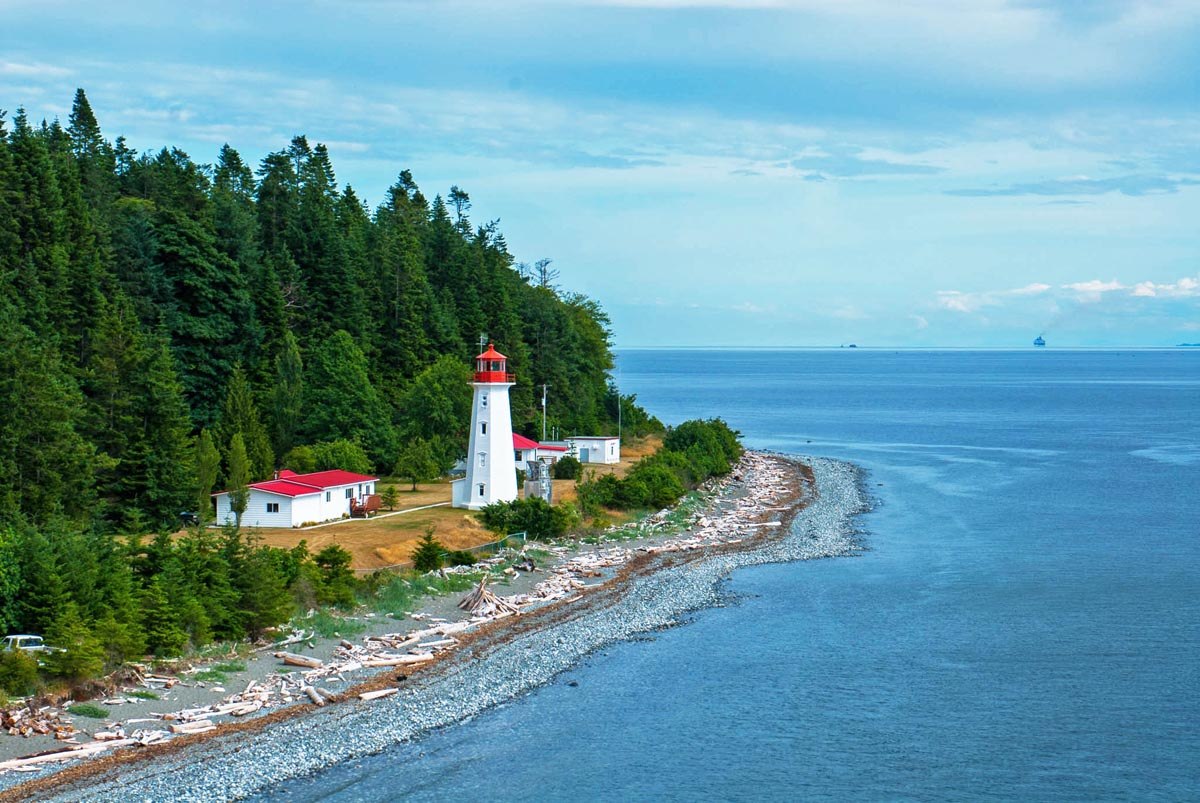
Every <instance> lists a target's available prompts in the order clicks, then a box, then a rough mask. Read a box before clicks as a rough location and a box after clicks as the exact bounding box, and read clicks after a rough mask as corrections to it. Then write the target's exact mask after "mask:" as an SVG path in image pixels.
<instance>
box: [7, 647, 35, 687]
mask: <svg viewBox="0 0 1200 803" xmlns="http://www.w3.org/2000/svg"><path fill="white" fill-rule="evenodd" d="M37 685H38V665H37V659H36V658H34V657H33V655H31V654H30V653H28V652H26V651H24V650H4V651H3V652H0V689H3V690H4V691H6V692H8V693H9V694H15V695H18V696H20V697H25V696H26V695H29V694H33V692H34V691H36V690H37Z"/></svg>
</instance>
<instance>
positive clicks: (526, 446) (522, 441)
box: [513, 432, 567, 471]
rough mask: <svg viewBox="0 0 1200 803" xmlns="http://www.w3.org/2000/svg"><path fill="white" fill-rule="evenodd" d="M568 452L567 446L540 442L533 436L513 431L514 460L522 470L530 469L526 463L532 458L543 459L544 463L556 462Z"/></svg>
mask: <svg viewBox="0 0 1200 803" xmlns="http://www.w3.org/2000/svg"><path fill="white" fill-rule="evenodd" d="M566 453H567V447H566V446H554V445H551V444H545V443H538V442H537V441H535V440H533V439H532V438H526V437H525V436H524V435H518V434H517V433H515V432H514V433H513V460H514V461H516V464H517V468H518V469H519V470H521V471H528V469H527V468H526V465H525V464H526V463H528V462H529V461H530V460H541V461H542V462H543V463H551V464H552V463H555V462H557V461H558V458H560V457H562V456H563V455H565V454H566Z"/></svg>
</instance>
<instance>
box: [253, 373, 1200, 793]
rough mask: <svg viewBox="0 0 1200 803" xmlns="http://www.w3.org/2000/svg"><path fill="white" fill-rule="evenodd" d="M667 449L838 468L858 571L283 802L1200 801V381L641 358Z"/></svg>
mask: <svg viewBox="0 0 1200 803" xmlns="http://www.w3.org/2000/svg"><path fill="white" fill-rule="evenodd" d="M620 369H621V370H620V378H621V385H622V389H623V390H624V391H626V392H634V393H637V394H638V398H639V401H640V402H642V403H643V404H645V405H646V406H647V407H648V408H649V409H650V410H652V411H653V412H654V413H656V414H657V415H659V417H661V418H662V419H663V420H664V421H667V422H668V423H670V422H678V421H681V420H684V419H687V418H693V417H711V416H721V417H723V418H725V419H726V420H727V421H728V422H729V423H730V424H731V425H733V426H734V427H735V428H737V429H739V430H741V432H742V433H743V435H744V438H745V440H746V442H747V443H748V444H749V445H751V446H754V447H759V448H767V449H776V450H780V451H784V452H794V453H807V454H818V455H825V456H830V457H837V458H842V459H846V460H851V461H853V462H855V463H858V464H859V465H861V466H862V467H863V468H864V469H866V471H867V482H868V484H869V487H870V489H871V491H872V493H873V494H874V496H875V498H876V500H877V504H876V506H875V508H874V509H873V510H872V511H871V512H870V513H867V514H865V515H864V516H863V517H862V518H861V519H860V523H861V526H862V527H863V529H864V530H865V531H866V535H865V540H866V543H867V544H868V545H869V547H870V551H868V552H867V553H865V554H864V555H862V556H859V557H854V558H839V559H831V560H823V561H812V562H805V563H794V564H786V565H775V566H765V567H754V568H749V569H744V570H741V571H739V572H737V573H736V574H735V575H734V576H733V577H732V578H731V579H730V581H729V582H728V584H727V588H728V591H729V594H730V596H731V604H729V605H727V606H725V607H721V608H716V609H712V610H706V611H700V612H697V613H696V614H694V615H693V616H692V617H691V618H690V620H689V621H688V622H687V623H686V624H684V625H683V626H681V627H677V628H673V629H671V630H668V631H664V632H661V633H655V634H652V635H649V636H647V637H646V638H644V639H640V640H637V641H632V642H627V643H622V644H617V645H614V646H612V647H611V648H609V649H606V650H604V651H603V652H602V653H600V654H597V655H594V656H593V657H592V658H591V659H589V660H588V661H587V662H586V663H585V664H583V665H581V666H579V667H578V668H577V669H575V670H572V671H571V672H569V673H567V674H565V675H563V676H561V677H560V678H559V679H558V681H557V682H555V683H553V684H551V685H549V686H546V687H543V688H541V689H539V690H537V691H535V692H534V693H532V694H530V695H527V696H526V697H524V698H521V699H519V700H517V701H514V702H513V703H511V704H509V705H506V706H503V707H501V708H498V709H495V710H493V711H490V712H488V713H487V714H485V715H482V716H480V717H477V718H476V719H474V720H472V721H470V722H467V723H464V724H462V725H459V726H456V727H453V728H449V729H446V730H443V731H440V732H437V733H434V734H431V735H430V736H428V737H427V738H424V739H422V740H420V741H419V742H416V743H413V744H408V745H402V746H399V747H397V748H395V749H393V750H390V751H388V752H386V753H384V754H381V755H378V756H373V757H370V758H367V759H363V760H359V761H354V762H347V763H345V764H342V765H339V766H337V767H334V768H331V769H330V770H328V771H327V772H324V773H322V774H320V775H318V776H316V777H313V778H308V779H303V780H301V781H295V782H291V783H288V784H286V785H284V786H282V787H280V788H279V789H277V790H275V792H274V793H273V794H272V795H271V798H272V799H288V800H334V801H360V800H362V801H375V800H396V799H405V800H468V799H476V800H478V799H488V800H529V801H535V800H536V801H543V800H613V801H618V800H723V799H724V800H954V801H958V800H993V799H994V800H1039V801H1040V800H1139V801H1141V800H1197V799H1200V672H1198V669H1197V667H1198V665H1200V512H1198V510H1197V492H1198V491H1200V352H1197V351H1192V352H1188V351H1183V350H1178V351H1055V350H1045V351H1043V350H1038V351H1033V350H1030V351H1021V352H995V351H983V352H968V351H941V352H934V351H901V352H884V351H873V350H866V349H858V350H854V351H851V350H825V351H629V352H625V353H623V354H621V355H620Z"/></svg>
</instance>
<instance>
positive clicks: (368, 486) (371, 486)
mask: <svg viewBox="0 0 1200 803" xmlns="http://www.w3.org/2000/svg"><path fill="white" fill-rule="evenodd" d="M373 487H374V486H373V485H371V483H369V482H368V483H367V493H374V491H373V490H371V489H372V488H373Z"/></svg>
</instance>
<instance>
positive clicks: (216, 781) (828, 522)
mask: <svg viewBox="0 0 1200 803" xmlns="http://www.w3.org/2000/svg"><path fill="white" fill-rule="evenodd" d="M806 462H807V463H808V464H809V465H811V467H812V468H813V471H814V475H815V481H816V486H817V498H816V500H815V501H814V502H813V503H812V504H810V505H809V506H808V507H806V508H804V509H803V510H801V511H800V512H799V514H798V515H797V516H796V518H795V519H794V521H793V523H792V526H791V527H790V529H789V531H788V532H787V533H785V534H783V535H782V536H781V537H779V538H777V539H776V540H772V541H767V542H766V543H763V544H760V545H756V546H753V547H751V548H749V549H747V550H746V551H740V552H739V551H727V552H723V553H719V554H713V555H704V556H701V557H699V558H696V559H691V560H687V561H682V562H680V561H678V560H676V561H674V562H672V561H670V560H667V561H664V563H665V566H664V567H663V568H661V569H656V570H655V571H653V572H649V573H637V574H634V575H633V576H632V577H631V578H630V579H629V580H628V581H626V582H625V583H623V584H622V586H621V587H620V588H619V589H618V590H617V591H619V593H614V594H612V595H611V596H609V597H608V598H607V599H605V600H602V601H599V602H597V603H595V604H590V605H583V606H579V607H580V610H579V612H578V613H574V612H572V613H571V614H570V615H567V616H564V617H562V618H560V619H558V620H556V621H553V622H552V623H549V624H548V625H547V626H545V627H542V628H539V629H533V630H530V631H528V632H523V633H519V634H517V635H516V636H514V637H512V638H511V639H505V640H499V643H488V644H485V645H482V646H480V647H478V648H470V647H468V648H467V649H465V650H463V655H462V656H461V657H460V658H459V659H458V660H453V661H450V662H448V663H447V665H446V666H445V667H443V668H442V669H441V671H439V672H435V673H430V675H429V676H428V677H423V676H422V675H420V674H418V675H415V676H413V677H412V678H411V679H410V680H409V681H407V682H406V683H403V684H401V690H400V691H399V692H398V693H397V694H395V695H393V696H391V697H388V698H385V699H381V700H374V701H371V702H367V703H359V702H352V703H345V704H340V705H336V706H330V707H328V708H325V709H319V710H316V711H314V712H313V713H312V714H310V715H307V716H303V717H297V718H293V719H290V720H287V721H283V722H279V723H276V724H273V725H271V726H270V727H268V728H266V729H264V730H262V731H261V732H259V733H256V734H253V735H252V736H248V735H246V734H230V735H228V736H216V737H213V738H210V739H208V740H206V741H204V742H202V743H199V744H196V745H194V746H191V747H183V748H181V749H179V750H176V751H173V752H170V753H168V754H166V755H163V756H160V757H158V758H156V759H154V760H150V761H140V762H137V763H133V764H129V765H123V766H116V767H113V768H111V770H109V771H108V772H106V773H102V774H101V775H100V776H99V777H92V778H89V779H88V780H87V782H86V783H87V785H86V786H76V785H75V784H67V785H65V786H64V787H61V788H59V789H57V790H55V794H53V795H52V796H50V797H45V796H44V795H39V798H40V799H48V800H72V801H74V800H88V801H110V800H111V801H133V800H147V801H159V800H173V801H185V800H186V801H209V800H231V799H240V798H245V797H248V796H252V795H254V794H256V793H259V792H261V791H263V790H264V789H267V788H269V787H271V786H272V785H274V784H276V783H278V782H279V781H281V780H283V779H286V778H293V777H296V776H299V775H303V774H307V773H312V772H316V771H319V770H321V769H322V768H324V767H327V766H329V765H331V764H333V763H335V762H340V761H345V760H348V759H352V758H354V757H357V756H362V755H367V754H370V753H375V752H378V751H380V750H383V749H385V748H387V747H389V746H391V745H394V744H396V743H398V742H402V741H405V740H409V739H413V738H415V737H418V736H420V735H421V734H422V733H425V732H427V731H429V730H431V729H433V728H438V727H443V726H447V725H451V724H453V723H455V722H459V721H462V720H463V719H465V718H467V717H470V716H473V715H475V714H478V713H479V712H481V711H483V710H485V709H487V708H490V707H492V706H495V705H497V704H499V703H503V702H505V701H507V700H510V699H512V698H514V697H516V696H518V695H520V694H523V693H525V692H528V691H529V690H531V689H533V688H534V687H536V686H538V685H541V684H543V683H546V682H548V681H550V680H551V679H552V678H554V677H555V676H556V675H557V674H559V673H560V672H562V671H564V670H566V669H568V668H570V667H571V666H573V665H574V664H576V663H577V662H578V661H579V660H580V659H582V658H583V657H585V656H586V655H588V654H589V653H591V652H593V651H595V650H596V649H598V648H600V647H602V646H604V645H606V644H609V643H611V642H613V641H617V640H621V639H626V638H629V637H630V636H633V635H635V634H638V633H643V632H646V631H650V630H654V629H657V628H662V627H666V626H669V625H672V624H674V623H675V622H676V621H677V620H678V618H679V617H680V616H681V615H682V614H684V613H686V612H688V611H690V610H696V609H699V608H702V607H706V606H710V605H712V604H714V603H716V602H718V601H719V600H718V595H719V588H718V586H719V583H720V581H721V580H722V579H723V578H724V577H726V576H728V575H729V573H730V572H732V571H733V570H734V569H736V568H739V567H742V566H749V565H753V564H761V563H775V562H783V561H795V560H811V559H815V558H825V557H835V556H840V555H847V554H853V553H854V552H856V551H857V550H858V548H859V546H858V543H857V539H856V537H855V524H854V516H855V515H856V514H857V513H859V512H862V511H863V510H865V509H866V495H865V493H864V492H863V490H862V488H861V482H860V473H859V471H858V469H857V468H855V467H854V466H852V465H850V464H847V463H842V462H838V461H833V460H825V459H809V460H806Z"/></svg>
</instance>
